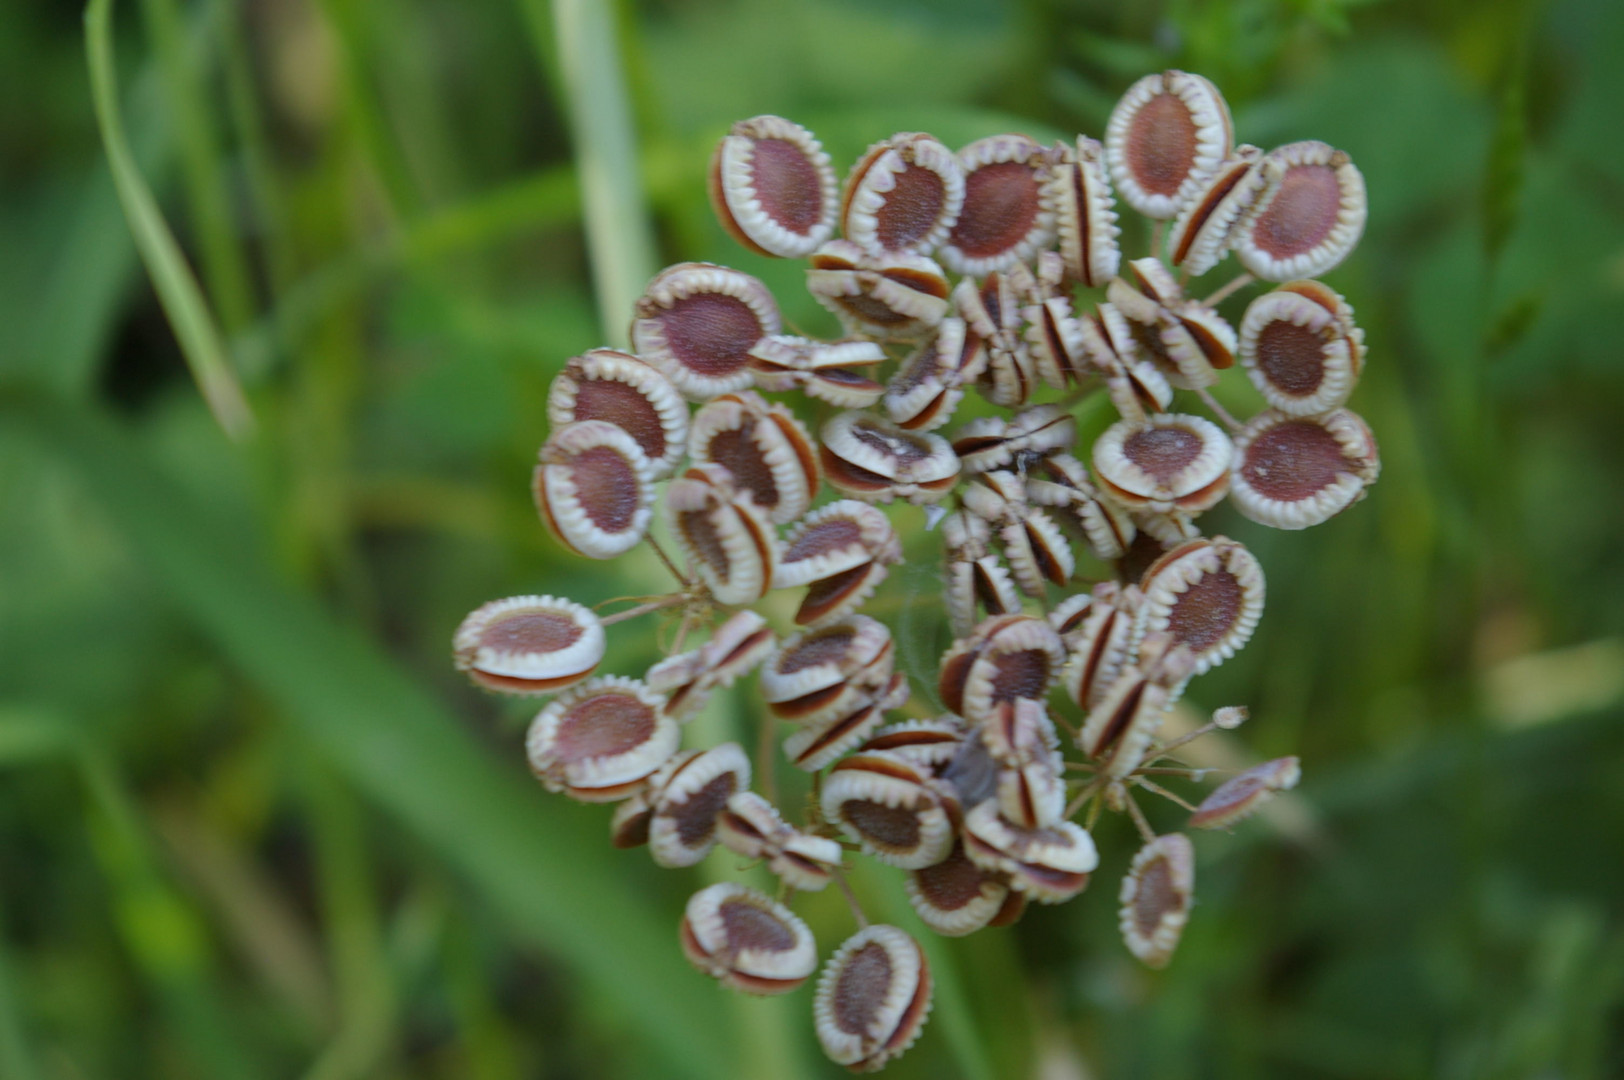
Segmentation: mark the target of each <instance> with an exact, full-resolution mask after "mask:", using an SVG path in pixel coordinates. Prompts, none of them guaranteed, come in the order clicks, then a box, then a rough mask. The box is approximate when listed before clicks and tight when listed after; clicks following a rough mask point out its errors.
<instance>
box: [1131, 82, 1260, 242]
mask: <svg viewBox="0 0 1624 1080" xmlns="http://www.w3.org/2000/svg"><path fill="white" fill-rule="evenodd" d="M1233 145H1234V135H1233V133H1232V128H1231V125H1230V120H1229V106H1228V105H1226V104H1225V103H1224V98H1223V95H1222V94H1220V93H1218V89H1217V88H1216V87H1215V86H1213V85H1212V83H1210V82H1208V81H1207V80H1206V79H1203V78H1202V77H1201V76H1199V75H1189V74H1186V73H1185V72H1182V71H1167V72H1163V73H1162V74H1160V75H1146V76H1145V77H1144V78H1143V79H1140V80H1139V81H1138V82H1136V83H1134V84H1133V85H1132V86H1131V87H1129V88H1128V92H1127V93H1126V94H1123V95H1122V100H1121V101H1119V102H1117V105H1116V108H1115V109H1113V110H1112V111H1111V119H1110V121H1109V122H1108V123H1107V124H1106V127H1105V161H1106V164H1107V165H1108V166H1109V167H1110V169H1111V179H1112V181H1113V182H1114V183H1115V184H1116V190H1117V192H1118V193H1119V194H1120V195H1121V196H1122V201H1123V202H1125V203H1127V204H1128V205H1129V206H1131V207H1133V208H1134V209H1135V210H1137V211H1139V212H1140V213H1141V214H1143V215H1145V216H1146V217H1148V218H1155V219H1158V220H1159V219H1165V218H1170V217H1173V216H1175V215H1176V214H1178V212H1179V211H1180V210H1181V209H1182V208H1183V207H1184V205H1185V203H1187V202H1188V201H1189V200H1191V199H1193V198H1194V197H1195V196H1196V193H1197V192H1199V191H1200V190H1201V187H1202V185H1203V184H1205V183H1206V182H1207V180H1208V178H1209V177H1211V176H1212V174H1213V172H1214V171H1215V170H1216V169H1217V168H1218V166H1219V164H1220V163H1221V162H1222V161H1223V160H1224V158H1225V157H1227V156H1228V155H1229V152H1230V148H1231V147H1232V146H1233Z"/></svg>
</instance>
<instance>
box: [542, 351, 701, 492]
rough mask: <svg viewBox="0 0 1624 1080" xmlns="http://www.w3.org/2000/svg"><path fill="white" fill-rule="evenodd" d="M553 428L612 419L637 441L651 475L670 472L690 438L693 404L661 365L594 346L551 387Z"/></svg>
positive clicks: (549, 412)
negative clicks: (657, 366) (672, 383)
mask: <svg viewBox="0 0 1624 1080" xmlns="http://www.w3.org/2000/svg"><path fill="white" fill-rule="evenodd" d="M547 419H548V421H549V422H550V423H551V424H552V425H553V426H554V427H562V426H564V425H565V424H569V423H571V422H573V421H577V420H607V421H608V422H609V423H611V424H614V425H615V426H616V427H618V428H620V429H621V430H622V431H624V432H625V433H626V434H628V435H630V436H631V437H632V439H633V440H634V441H636V443H637V447H638V449H640V450H642V451H643V456H644V457H646V458H648V460H649V466H650V475H651V476H652V477H653V478H654V479H656V480H659V479H663V478H664V477H667V476H670V475H671V471H672V470H673V469H675V468H676V466H677V462H679V461H681V460H682V452H683V448H684V447H686V446H687V442H688V406H687V405H685V404H683V401H682V396H681V395H680V394H678V393H677V389H676V387H674V386H672V385H671V381H670V380H669V379H667V378H666V377H665V376H664V375H662V374H660V372H659V370H658V369H656V368H654V367H652V366H651V365H649V364H645V363H643V362H642V361H641V360H639V359H637V357H635V356H632V355H631V354H629V353H623V352H616V351H615V350H613V349H591V350H589V351H587V352H584V353H582V354H581V355H580V356H577V357H574V358H572V359H571V360H570V361H569V363H567V364H565V365H564V370H563V371H561V372H559V373H558V377H557V378H555V379H554V380H553V385H552V388H551V389H550V390H548V392H547Z"/></svg>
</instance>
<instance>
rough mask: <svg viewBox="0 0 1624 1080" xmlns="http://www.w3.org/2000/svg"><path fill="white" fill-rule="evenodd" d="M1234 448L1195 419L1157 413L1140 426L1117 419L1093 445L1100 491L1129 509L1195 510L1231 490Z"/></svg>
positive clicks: (1207, 424)
mask: <svg viewBox="0 0 1624 1080" xmlns="http://www.w3.org/2000/svg"><path fill="white" fill-rule="evenodd" d="M1233 456H1234V447H1233V446H1232V445H1231V444H1230V441H1229V436H1227V435H1225V434H1224V433H1223V430H1222V429H1221V428H1219V427H1218V425H1216V424H1214V423H1212V422H1211V421H1210V420H1204V419H1202V418H1201V417H1199V416H1187V415H1181V414H1178V413H1161V414H1158V415H1155V416H1149V417H1146V418H1145V423H1144V424H1143V425H1138V424H1134V423H1131V422H1130V421H1127V420H1119V421H1118V422H1117V423H1115V424H1112V425H1111V426H1110V427H1109V428H1107V429H1106V430H1105V433H1104V434H1102V435H1101V436H1100V437H1099V438H1098V439H1097V440H1095V442H1094V473H1095V475H1096V476H1097V477H1099V481H1100V487H1101V489H1102V490H1103V491H1104V492H1105V494H1106V495H1107V496H1108V497H1110V498H1111V499H1112V500H1114V501H1115V502H1117V503H1119V504H1120V505H1122V506H1125V507H1127V508H1129V509H1130V510H1138V509H1144V510H1151V511H1156V512H1159V513H1166V512H1168V511H1171V510H1182V511H1189V512H1192V513H1193V512H1199V511H1202V510H1207V509H1210V508H1211V507H1213V506H1214V505H1216V504H1217V503H1218V501H1219V500H1220V499H1222V498H1223V497H1224V494H1225V492H1227V491H1228V490H1229V483H1230V460H1231V458H1232V457H1233Z"/></svg>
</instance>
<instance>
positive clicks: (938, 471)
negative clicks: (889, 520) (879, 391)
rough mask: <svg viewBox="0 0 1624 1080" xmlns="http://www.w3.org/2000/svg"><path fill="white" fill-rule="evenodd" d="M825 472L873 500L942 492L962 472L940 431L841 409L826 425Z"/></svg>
mask: <svg viewBox="0 0 1624 1080" xmlns="http://www.w3.org/2000/svg"><path fill="white" fill-rule="evenodd" d="M820 434H821V436H822V443H823V445H822V455H821V459H822V463H823V474H824V476H825V477H827V478H828V480H829V483H830V484H831V485H832V486H834V487H836V488H839V489H840V490H841V491H844V492H846V493H848V494H851V495H855V496H857V497H858V498H860V499H866V500H868V501H869V502H881V503H886V502H890V501H891V500H892V499H907V500H908V501H909V502H912V503H927V502H935V501H937V500H938V499H941V498H944V497H945V496H946V495H947V493H948V492H949V491H951V490H952V488H953V482H954V481H955V480H957V479H958V476H959V459H958V456H957V455H955V454H954V453H953V447H952V446H950V445H949V444H948V441H947V440H946V439H944V438H942V437H941V436H939V435H933V434H930V433H928V432H913V431H904V430H903V429H902V428H899V427H897V426H896V425H895V424H893V423H891V422H890V421H889V420H884V419H881V418H880V417H878V416H872V415H870V414H868V413H861V412H844V413H839V414H837V415H835V416H833V417H831V418H830V419H829V421H828V422H827V423H825V424H824V425H823V430H822V432H820Z"/></svg>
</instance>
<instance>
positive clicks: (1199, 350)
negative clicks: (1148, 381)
mask: <svg viewBox="0 0 1624 1080" xmlns="http://www.w3.org/2000/svg"><path fill="white" fill-rule="evenodd" d="M1235 343H1236V339H1235V328H1234V327H1232V326H1230V325H1229V322H1228V320H1226V319H1225V318H1224V317H1223V316H1222V315H1220V314H1218V313H1217V312H1216V311H1214V310H1213V309H1212V308H1210V307H1207V306H1206V305H1205V304H1202V303H1200V302H1199V301H1195V300H1186V301H1183V302H1182V303H1178V304H1174V305H1172V306H1171V307H1169V308H1168V309H1167V314H1166V317H1165V319H1164V322H1163V326H1162V344H1163V345H1164V346H1165V347H1166V348H1167V353H1168V355H1169V356H1171V357H1172V358H1173V362H1174V363H1175V364H1177V365H1178V369H1179V374H1180V375H1181V376H1183V377H1184V380H1185V381H1186V382H1189V383H1191V385H1192V386H1193V385H1195V384H1196V382H1197V381H1198V380H1200V379H1206V378H1208V376H1207V374H1206V373H1207V372H1208V371H1211V370H1214V369H1216V370H1218V371H1223V370H1224V369H1225V368H1228V367H1232V366H1234V363H1235ZM1192 373H1194V374H1192ZM1214 381H1216V380H1215V379H1214Z"/></svg>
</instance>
